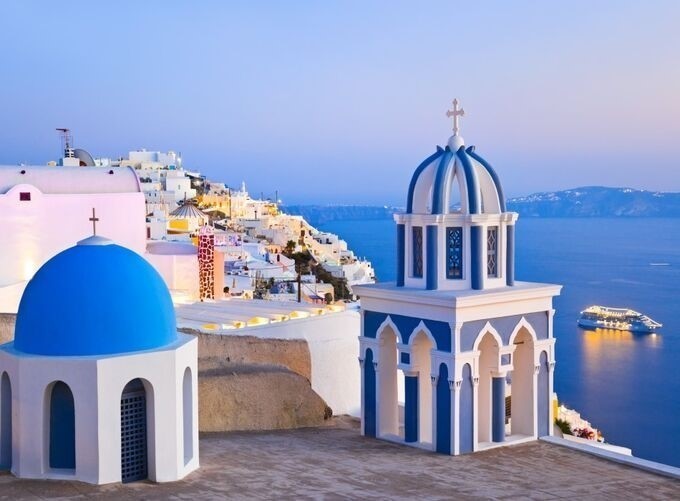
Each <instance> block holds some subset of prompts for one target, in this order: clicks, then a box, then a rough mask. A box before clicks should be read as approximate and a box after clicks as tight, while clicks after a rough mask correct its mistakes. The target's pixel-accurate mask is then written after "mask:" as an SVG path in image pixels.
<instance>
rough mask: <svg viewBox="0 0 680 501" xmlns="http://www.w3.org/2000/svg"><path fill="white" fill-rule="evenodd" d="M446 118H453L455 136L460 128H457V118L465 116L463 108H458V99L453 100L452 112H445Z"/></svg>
mask: <svg viewBox="0 0 680 501" xmlns="http://www.w3.org/2000/svg"><path fill="white" fill-rule="evenodd" d="M446 116H447V117H449V118H451V117H453V135H454V136H457V135H458V131H459V130H460V128H459V127H458V117H464V116H465V110H464V109H463V108H458V99H454V100H453V110H447V111H446Z"/></svg>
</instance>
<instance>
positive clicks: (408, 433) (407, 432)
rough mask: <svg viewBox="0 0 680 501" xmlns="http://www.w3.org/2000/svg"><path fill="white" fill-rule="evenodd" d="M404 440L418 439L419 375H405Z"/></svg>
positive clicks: (414, 440) (412, 440) (413, 440)
mask: <svg viewBox="0 0 680 501" xmlns="http://www.w3.org/2000/svg"><path fill="white" fill-rule="evenodd" d="M404 393H405V402H404V441H405V442H417V441H418V376H405V377H404Z"/></svg>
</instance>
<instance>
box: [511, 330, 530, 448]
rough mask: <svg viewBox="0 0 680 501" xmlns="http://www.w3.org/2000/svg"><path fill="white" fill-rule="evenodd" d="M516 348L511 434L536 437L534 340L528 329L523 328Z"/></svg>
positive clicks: (518, 336)
mask: <svg viewBox="0 0 680 501" xmlns="http://www.w3.org/2000/svg"><path fill="white" fill-rule="evenodd" d="M514 346H515V350H514V352H513V354H512V367H513V369H512V382H511V384H510V391H511V395H510V433H511V435H524V436H536V415H535V408H536V405H535V402H536V400H535V399H536V387H535V377H534V339H533V337H532V336H531V334H530V333H529V331H528V330H527V328H526V327H522V328H521V329H520V330H519V332H518V333H517V336H516V337H515V339H514Z"/></svg>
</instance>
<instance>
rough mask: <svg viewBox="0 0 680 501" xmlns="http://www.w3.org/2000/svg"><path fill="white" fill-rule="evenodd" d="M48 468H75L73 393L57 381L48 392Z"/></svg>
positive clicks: (64, 384)
mask: <svg viewBox="0 0 680 501" xmlns="http://www.w3.org/2000/svg"><path fill="white" fill-rule="evenodd" d="M49 437H50V439H49V440H50V458H49V459H50V461H49V465H50V468H54V469H66V470H75V468H76V412H75V405H74V401H73V393H72V392H71V389H70V388H69V387H68V385H67V384H66V383H64V382H62V381H57V382H56V383H54V385H53V386H52V389H51V392H50V423H49Z"/></svg>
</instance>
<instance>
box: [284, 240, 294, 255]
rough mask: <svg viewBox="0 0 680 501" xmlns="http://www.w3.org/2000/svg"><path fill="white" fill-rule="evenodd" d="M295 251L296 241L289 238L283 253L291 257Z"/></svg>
mask: <svg viewBox="0 0 680 501" xmlns="http://www.w3.org/2000/svg"><path fill="white" fill-rule="evenodd" d="M293 252H295V241H293V240H288V242H286V247H285V248H284V249H283V253H284V254H285V255H286V256H288V257H290V255H291V254H292V253H293Z"/></svg>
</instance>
